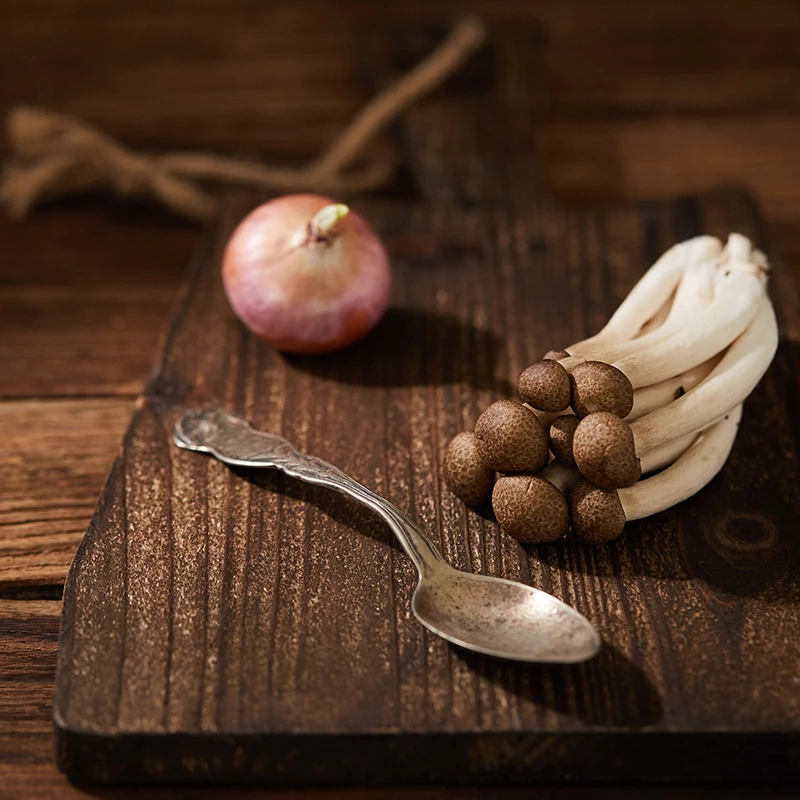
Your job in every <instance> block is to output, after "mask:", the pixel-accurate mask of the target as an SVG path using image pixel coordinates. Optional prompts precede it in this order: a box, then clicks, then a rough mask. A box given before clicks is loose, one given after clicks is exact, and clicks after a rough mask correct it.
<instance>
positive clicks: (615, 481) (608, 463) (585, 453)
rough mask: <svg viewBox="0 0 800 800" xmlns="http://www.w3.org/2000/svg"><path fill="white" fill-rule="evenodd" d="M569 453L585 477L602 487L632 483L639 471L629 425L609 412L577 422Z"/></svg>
mask: <svg viewBox="0 0 800 800" xmlns="http://www.w3.org/2000/svg"><path fill="white" fill-rule="evenodd" d="M572 455H573V457H574V458H575V463H576V464H577V465H578V469H579V470H580V471H581V472H582V473H583V475H584V477H585V478H588V479H589V480H590V481H591V482H592V483H594V484H596V485H597V486H599V487H601V488H602V489H619V488H621V487H623V486H632V485H633V484H634V483H636V481H638V480H639V476H640V475H641V472H642V469H641V464H640V463H639V459H638V458H637V457H636V448H635V445H634V442H633V433H632V432H631V427H630V425H628V423H627V422H624V421H623V420H621V419H620V418H619V417H617V416H615V415H614V414H610V413H609V412H608V411H598V412H596V413H594V414H589V416H588V417H584V418H583V419H582V420H581V421H580V424H579V425H578V427H577V428H575V434H574V435H573V437H572Z"/></svg>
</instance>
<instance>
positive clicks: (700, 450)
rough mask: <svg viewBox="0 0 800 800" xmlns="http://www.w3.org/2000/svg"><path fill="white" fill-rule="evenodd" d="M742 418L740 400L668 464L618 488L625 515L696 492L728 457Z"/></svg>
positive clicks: (640, 514) (643, 513)
mask: <svg viewBox="0 0 800 800" xmlns="http://www.w3.org/2000/svg"><path fill="white" fill-rule="evenodd" d="M741 418H742V404H741V403H739V405H737V406H734V407H733V408H732V409H731V410H730V411H729V412H728V413H727V414H726V415H725V416H724V417H723V418H722V419H720V420H719V422H717V423H715V424H714V425H712V426H711V427H710V428H708V429H707V430H706V431H704V432H703V433H702V434H701V436H700V437H699V439H698V441H697V444H695V445H694V446H693V447H690V448H688V449H687V450H686V452H685V453H684V454H683V455H682V456H680V457H679V458H678V459H677V460H676V461H675V463H674V464H673V465H672V466H671V467H667V469H665V470H664V471H663V472H661V473H659V474H658V475H654V476H653V477H652V478H647V479H646V480H643V481H641V482H639V483H638V484H635V485H634V486H631V487H629V488H627V489H619V490H618V492H619V499H620V502H621V503H622V508H623V510H624V511H625V517H626V519H628V520H633V519H642V518H644V517H649V516H652V515H653V514H657V513H658V512H659V511H664V510H665V509H667V508H671V507H672V506H674V505H677V504H678V503H682V502H683V501H684V500H688V499H689V498H690V497H692V495H694V494H697V492H699V491H700V490H701V489H702V488H703V487H704V486H705V485H706V484H707V483H709V482H710V481H711V480H712V478H714V476H715V475H716V474H717V473H718V472H719V471H720V470H721V469H722V467H723V466H724V465H725V462H726V461H727V460H728V456H729V455H730V452H731V448H732V447H733V442H734V440H735V439H736V432H737V431H738V430H739V422H740V420H741Z"/></svg>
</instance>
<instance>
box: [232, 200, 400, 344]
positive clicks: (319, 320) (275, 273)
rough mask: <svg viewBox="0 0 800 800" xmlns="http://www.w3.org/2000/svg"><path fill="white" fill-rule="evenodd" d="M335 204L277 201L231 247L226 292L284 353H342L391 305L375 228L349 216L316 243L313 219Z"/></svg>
mask: <svg viewBox="0 0 800 800" xmlns="http://www.w3.org/2000/svg"><path fill="white" fill-rule="evenodd" d="M333 204H335V201H334V200H331V199H329V198H327V197H321V196H319V195H313V194H295V195H286V196H284V197H278V198H275V199H274V200H270V201H269V202H267V203H264V204H263V205H261V206H259V207H258V208H256V209H255V210H254V211H252V212H251V213H250V214H249V215H248V216H247V217H245V219H244V220H242V222H241V223H240V224H239V226H238V227H237V228H236V230H235V231H234V232H233V235H232V236H231V238H230V240H229V241H228V244H227V247H226V249H225V254H224V256H223V262H222V280H223V286H224V288H225V294H226V295H227V297H228V301H229V302H230V304H231V307H232V308H233V310H234V312H235V313H236V316H237V317H239V319H240V320H241V321H242V322H243V323H244V324H245V326H246V327H247V328H248V329H249V330H250V331H252V332H253V333H254V334H255V335H256V336H259V337H261V338H262V339H264V340H265V341H267V342H269V343H270V344H272V345H274V346H275V347H276V348H277V349H278V350H282V351H284V352H288V353H327V352H331V351H333V350H338V349H340V348H342V347H347V346H348V345H350V344H352V343H353V342H355V341H357V340H358V339H360V338H362V337H363V336H364V335H366V334H367V333H368V332H369V331H370V330H372V328H373V327H374V326H375V325H376V324H377V323H378V321H379V320H380V318H381V317H382V316H383V314H384V312H385V311H386V308H387V306H388V304H389V296H390V293H391V285H392V277H391V269H390V266H389V258H388V256H387V254H386V250H385V249H384V247H383V244H382V243H381V240H380V238H379V237H378V235H377V234H376V233H375V231H374V230H373V229H372V226H371V225H370V224H369V223H368V222H367V221H366V220H365V219H364V218H363V217H362V216H361V215H360V214H358V213H356V212H355V211H352V210H350V211H348V212H347V213H346V214H345V216H344V217H342V218H341V219H339V220H338V221H337V222H336V223H335V224H334V225H333V227H332V228H331V230H330V232H329V233H327V234H326V235H324V236H323V237H321V238H319V239H315V238H314V237H313V236H311V235H310V234H309V230H310V228H309V223H310V222H311V220H312V219H313V217H314V215H315V214H316V213H317V212H318V211H319V210H320V209H322V208H324V207H325V206H330V205H333Z"/></svg>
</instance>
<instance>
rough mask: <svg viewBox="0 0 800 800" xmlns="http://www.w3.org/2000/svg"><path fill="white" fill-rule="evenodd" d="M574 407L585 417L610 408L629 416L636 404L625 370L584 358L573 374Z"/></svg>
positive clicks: (615, 412) (618, 413)
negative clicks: (634, 403)
mask: <svg viewBox="0 0 800 800" xmlns="http://www.w3.org/2000/svg"><path fill="white" fill-rule="evenodd" d="M570 381H571V383H572V399H571V401H570V405H571V406H572V410H573V411H574V412H575V413H576V414H577V415H578V416H579V417H585V416H587V415H588V414H593V413H594V412H595V411H609V412H611V413H612V414H616V415H617V416H618V417H627V416H628V414H630V413H631V409H632V408H633V386H631V382H630V381H629V380H628V378H627V377H626V375H625V373H624V372H621V371H620V370H618V369H617V368H616V367H612V366H611V364H606V363H604V362H603V361H584V362H583V363H582V364H578V365H577V366H576V367H575V368H574V369H573V370H572V374H571V375H570Z"/></svg>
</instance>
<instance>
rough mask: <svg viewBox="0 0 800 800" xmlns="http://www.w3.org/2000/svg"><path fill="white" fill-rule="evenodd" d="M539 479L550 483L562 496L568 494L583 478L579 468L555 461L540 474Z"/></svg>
mask: <svg viewBox="0 0 800 800" xmlns="http://www.w3.org/2000/svg"><path fill="white" fill-rule="evenodd" d="M538 477H540V478H544V479H545V480H546V481H550V483H552V484H553V486H555V487H556V489H558V491H559V492H561V494H567V493H568V492H569V490H570V489H571V488H572V487H573V486H574V485H575V484H576V483H577V482H578V481H579V480H580V479H581V477H583V476H582V475H581V473H580V470H579V469H578V468H577V467H575V466H573V465H572V464H565V463H564V462H563V461H559V460H558V459H555V460H554V461H551V462H550V463H549V464H548V465H547V466H546V467H545V468H544V469H543V470H542V471H541V472H539V475H538Z"/></svg>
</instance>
